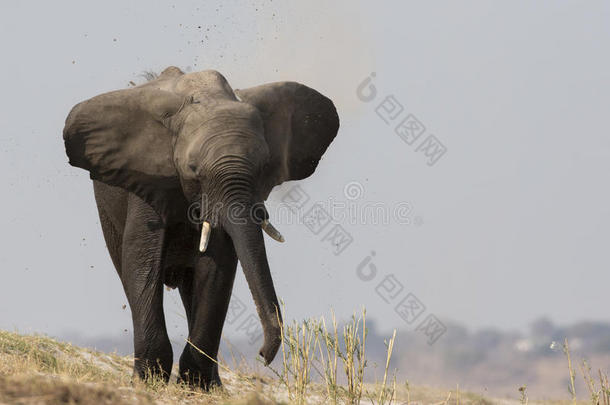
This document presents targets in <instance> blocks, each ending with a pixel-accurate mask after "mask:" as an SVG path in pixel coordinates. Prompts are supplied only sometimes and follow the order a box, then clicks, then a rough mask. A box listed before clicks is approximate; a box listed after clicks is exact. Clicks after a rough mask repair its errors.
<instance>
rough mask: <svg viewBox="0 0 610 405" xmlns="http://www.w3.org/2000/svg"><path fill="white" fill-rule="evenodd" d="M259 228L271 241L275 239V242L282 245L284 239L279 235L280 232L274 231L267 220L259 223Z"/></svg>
mask: <svg viewBox="0 0 610 405" xmlns="http://www.w3.org/2000/svg"><path fill="white" fill-rule="evenodd" d="M261 228H263V231H265V233H266V234H267V235H269V236H271V237H272V238H273V239H275V240H276V241H278V242H280V243H282V242H284V241H285V239H284V237H283V236H282V234H281V233H280V231H278V230H277V229H275V226H273V225H271V222H269V220H268V219H265V220H264V221H263V222H262V223H261Z"/></svg>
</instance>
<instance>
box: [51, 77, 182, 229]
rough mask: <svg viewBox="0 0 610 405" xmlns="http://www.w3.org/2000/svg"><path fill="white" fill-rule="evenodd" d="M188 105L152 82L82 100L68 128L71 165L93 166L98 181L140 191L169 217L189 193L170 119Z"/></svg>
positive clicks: (67, 123)
mask: <svg viewBox="0 0 610 405" xmlns="http://www.w3.org/2000/svg"><path fill="white" fill-rule="evenodd" d="M183 103H184V100H183V98H182V97H180V96H178V95H176V94H174V93H170V92H167V91H163V90H158V89H154V88H152V87H150V86H149V87H138V88H134V89H127V90H119V91H113V92H110V93H105V94H101V95H99V96H96V97H93V98H91V99H89V100H87V101H84V102H82V103H80V104H77V105H76V106H75V107H74V108H73V109H72V111H71V112H70V114H69V115H68V118H67V119H66V125H65V127H64V132H63V136H64V143H65V147H66V154H67V155H68V158H69V160H70V164H71V165H73V166H76V167H80V168H83V169H86V170H88V171H89V173H90V176H91V178H92V179H94V180H99V181H101V182H104V183H106V184H110V185H112V186H118V187H122V188H124V189H126V190H128V191H131V192H133V193H135V194H136V195H138V196H139V197H140V198H142V199H144V200H145V201H147V202H148V203H149V204H151V206H153V207H154V208H155V210H156V211H157V212H158V213H159V214H160V215H162V216H163V217H164V218H167V216H168V215H171V214H174V213H173V212H170V211H173V210H176V207H177V206H179V203H178V202H177V201H176V199H184V196H183V194H182V192H181V187H180V180H179V177H178V173H177V171H176V169H175V167H174V164H173V159H172V154H173V152H172V150H173V139H172V138H173V137H172V134H171V132H170V131H169V130H168V129H167V127H166V126H165V125H164V120H165V119H167V118H168V117H171V116H172V115H174V114H175V113H176V112H177V111H179V110H180V109H181V108H182V106H183ZM179 201H181V200H179Z"/></svg>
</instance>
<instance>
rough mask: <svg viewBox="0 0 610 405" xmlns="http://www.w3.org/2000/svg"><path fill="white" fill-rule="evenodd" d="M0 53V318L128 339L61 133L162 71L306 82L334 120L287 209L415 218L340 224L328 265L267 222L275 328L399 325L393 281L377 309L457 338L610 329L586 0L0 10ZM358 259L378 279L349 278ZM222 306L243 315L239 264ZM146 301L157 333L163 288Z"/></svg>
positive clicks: (604, 198) (236, 80)
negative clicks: (435, 143)
mask: <svg viewBox="0 0 610 405" xmlns="http://www.w3.org/2000/svg"><path fill="white" fill-rule="evenodd" d="M328 7H331V8H328ZM0 45H1V48H0V49H2V53H3V55H2V68H1V69H2V74H1V75H0V87H1V88H2V95H1V96H0V108H1V111H2V114H1V115H0V128H1V129H2V131H1V132H0V138H1V140H2V143H1V148H0V153H1V156H2V158H1V159H0V173H1V176H2V184H3V192H2V196H3V198H2V199H1V204H2V205H1V207H2V212H3V215H2V217H1V219H0V221H1V222H0V226H1V227H2V233H1V234H0V235H1V240H0V242H1V243H2V246H3V248H2V249H1V250H0V266H1V267H2V274H3V277H2V282H1V283H0V327H1V328H8V329H12V328H18V329H19V330H20V331H24V332H28V331H37V332H45V333H51V334H59V333H62V332H64V331H66V330H73V331H78V332H81V333H83V334H88V335H98V334H104V335H105V334H110V335H113V334H120V333H122V331H123V330H124V329H128V330H131V318H130V314H129V311H128V310H123V309H122V308H121V307H122V305H123V304H124V303H126V299H125V298H124V294H123V291H122V288H121V285H120V282H119V280H118V277H117V276H116V273H115V271H114V269H113V268H112V265H111V262H110V260H109V257H108V253H107V251H106V249H105V247H104V242H103V238H102V233H101V230H100V226H99V222H98V218H97V212H96V208H95V205H94V201H93V193H92V187H91V183H90V180H89V178H88V173H86V172H85V171H83V170H80V169H76V168H73V167H71V166H69V165H68V164H67V159H66V157H65V153H64V147H63V142H62V138H61V131H62V128H63V122H64V119H65V117H66V115H67V113H68V112H69V110H70V108H71V107H72V106H73V105H74V104H75V103H77V102H79V101H81V100H83V99H86V98H89V97H92V96H94V95H96V94H99V93H101V92H105V91H109V90H113V89H118V88H123V87H126V86H127V84H128V82H129V81H130V80H133V81H136V82H141V81H142V80H143V79H142V78H140V77H139V76H138V75H139V74H140V73H141V72H142V71H145V70H154V71H160V70H162V69H164V68H165V67H167V66H169V65H176V66H179V67H181V68H183V69H184V70H189V69H192V70H203V69H217V70H219V71H220V72H222V73H223V74H224V75H225V76H226V77H227V79H228V80H229V82H230V83H231V85H232V86H233V87H234V88H243V87H249V86H253V85H257V84H261V83H265V82H271V81H278V80H296V81H300V82H302V83H305V84H307V85H309V86H311V87H314V88H316V89H318V90H319V91H321V92H322V93H324V94H326V95H328V96H329V97H330V98H332V99H333V100H334V101H335V104H336V105H337V108H338V111H339V115H340V117H341V129H340V132H339V135H338V137H337V138H336V140H335V141H334V143H333V144H332V145H331V147H330V148H329V150H328V151H327V153H326V155H325V159H324V160H323V161H322V163H321V164H320V166H319V167H318V170H317V172H316V173H315V174H314V176H313V177H312V178H310V179H308V180H306V181H303V182H301V183H300V184H301V187H302V189H303V190H305V191H306V192H307V193H308V194H309V196H310V198H311V200H310V202H309V203H308V205H307V207H309V206H311V205H312V204H313V202H314V201H318V200H319V201H325V202H327V201H329V199H333V200H334V201H338V202H346V201H352V203H353V204H359V206H362V205H364V204H366V203H384V204H385V206H386V207H390V208H392V207H396V206H399V204H400V203H405V202H406V203H409V204H410V206H412V212H411V213H410V214H409V215H410V216H411V219H412V220H413V221H414V222H417V224H410V225H405V224H400V223H397V221H391V223H390V224H386V225H371V224H352V223H349V221H348V222H344V223H342V225H343V227H344V228H345V230H346V231H348V232H349V233H350V234H351V236H352V237H353V243H352V244H351V245H349V246H348V247H347V248H346V249H345V251H343V252H342V253H341V254H340V255H338V256H337V255H334V254H333V252H332V247H331V246H330V245H329V244H328V243H327V242H324V241H321V239H323V236H324V234H325V233H326V231H327V230H328V228H327V229H325V230H324V231H322V232H321V233H320V234H319V235H314V234H313V233H312V232H310V231H309V230H308V228H307V227H305V226H303V225H298V224H278V228H280V229H281V231H282V232H283V233H284V235H285V237H286V239H287V242H286V243H285V244H283V245H279V244H276V243H272V241H270V240H268V244H267V246H268V252H269V258H270V263H271V266H272V270H273V272H274V277H275V282H276V288H277V290H278V294H279V295H280V296H281V297H282V298H283V299H284V301H285V303H286V307H287V312H288V314H287V315H288V317H297V318H303V317H310V316H318V315H328V314H329V311H330V309H331V308H333V309H334V310H335V312H336V313H337V314H338V316H340V317H347V316H348V315H349V314H350V313H351V312H352V311H353V310H354V309H357V308H359V307H360V306H361V305H365V306H366V307H367V309H368V313H369V314H370V315H371V316H372V317H375V318H378V319H379V323H380V326H381V327H382V328H383V329H384V330H389V329H391V328H394V327H398V328H399V329H401V330H410V329H412V328H413V326H409V325H406V324H405V323H404V322H403V321H402V320H401V319H400V317H399V316H398V315H397V314H396V313H395V312H394V310H393V306H392V305H390V304H387V303H386V302H384V300H383V299H382V298H381V297H379V296H378V295H377V294H376V292H375V286H376V285H377V284H378V283H379V282H380V281H382V280H383V276H385V275H389V274H394V275H395V277H396V280H397V281H399V282H400V283H401V284H402V285H403V286H404V290H403V291H402V292H401V294H399V295H397V299H400V298H401V297H403V296H404V295H406V293H407V292H412V293H414V294H415V295H416V296H417V297H419V299H420V300H421V301H422V302H423V303H424V304H425V305H426V311H427V312H426V313H431V314H435V315H437V316H438V317H440V318H442V319H453V320H456V321H459V322H462V323H464V324H466V325H468V326H470V327H477V328H478V327H483V326H497V327H502V328H521V327H524V326H525V325H527V324H528V322H530V321H531V320H533V319H534V318H536V317H538V316H540V315H548V316H550V317H551V319H553V320H554V321H557V322H571V321H576V320H582V319H594V320H605V321H610V312H609V311H608V310H607V308H608V304H609V303H610V301H609V299H608V285H609V283H610V272H609V271H608V268H609V266H608V261H609V260H608V245H609V242H610V237H609V233H608V229H609V227H610V192H609V191H608V180H609V178H608V177H609V173H610V137H609V135H610V134H609V129H610V124H609V120H608V107H609V106H610V58H609V56H608V55H609V54H608V49H610V3H608V2H604V1H590V2H577V1H537V2H532V1H505V2H488V1H466V2H459V3H458V2H450V1H435V2H430V1H421V2H406V1H400V2H399V1H396V2H356V1H347V0H345V1H340V2H332V6H329V2H324V1H313V2H307V5H304V4H298V5H297V4H296V2H284V1H279V0H274V1H249V2H234V1H231V2H226V1H206V2H202V1H183V2H155V3H154V5H153V4H151V3H150V2H145V1H129V2H125V1H114V0H113V1H105V2H83V1H57V2H43V1H39V2H33V1H10V0H4V1H3V2H2V4H1V5H0ZM371 72H375V73H376V77H375V79H374V85H375V87H376V88H377V90H378V95H377V98H376V99H375V100H374V101H372V102H370V103H365V102H362V101H361V100H359V99H358V97H357V96H356V88H357V87H358V85H359V84H360V83H361V82H362V80H363V79H365V78H366V77H367V76H368V75H369V74H370V73H371ZM386 95H394V96H395V98H396V100H398V101H399V102H400V103H401V104H402V105H403V106H404V109H405V111H404V114H405V115H406V114H407V113H412V114H414V115H415V116H416V117H417V118H418V119H419V120H420V121H421V122H422V123H423V124H424V125H425V127H426V130H427V132H426V134H425V135H424V136H427V135H428V134H434V135H435V136H436V137H437V138H438V139H439V140H440V141H441V142H442V143H443V144H444V145H445V146H446V147H447V149H448V151H447V153H446V154H445V155H444V156H443V157H442V158H441V159H440V160H439V161H438V162H437V163H436V164H435V165H434V166H432V167H430V166H428V165H427V164H426V159H425V156H424V155H423V154H422V153H421V152H416V146H409V145H407V144H406V143H404V142H403V141H402V140H401V139H400V138H399V137H398V136H397V135H396V134H395V133H394V132H393V127H392V126H389V125H386V124H385V123H384V122H383V120H382V119H381V118H380V117H378V116H377V115H376V113H375V108H376V106H377V105H378V104H379V102H381V101H382V100H383V98H384V97H385V96H386ZM402 117H403V115H401V116H400V118H402ZM400 118H399V119H400ZM422 139H423V138H422ZM350 182H357V183H359V184H361V185H362V189H359V190H357V191H362V195H361V196H360V198H359V199H357V200H347V199H346V197H345V195H344V188H345V186H346V184H348V183H350ZM291 186H292V185H291V184H289V185H285V186H283V187H281V189H280V190H276V191H275V192H274V193H273V194H272V197H271V200H272V201H271V202H270V206H274V205H276V204H277V202H278V201H281V199H282V197H283V195H284V194H285V193H286V192H287V191H288V190H289V189H290V187H291ZM371 251H375V253H376V256H375V257H374V258H373V262H372V263H373V264H374V265H375V266H376V267H377V269H378V274H377V277H376V278H375V279H374V280H373V281H371V282H364V281H362V280H361V279H359V278H358V277H357V275H356V267H357V265H358V264H359V263H361V262H362V260H363V259H364V258H365V257H366V256H367V255H369V254H370V252H371ZM235 294H236V296H238V297H239V298H240V299H241V300H242V301H243V302H245V303H246V304H247V305H248V306H249V307H250V311H251V312H253V308H254V305H253V303H252V299H251V297H250V294H249V291H248V289H247V287H246V285H245V282H244V277H243V274H241V273H240V274H239V276H238V280H237V284H236V288H235ZM166 303H167V305H166V307H167V313H168V317H169V321H168V325H169V329H170V334H172V335H173V336H177V335H179V333H181V332H183V330H184V326H183V324H184V320H183V319H181V317H180V315H179V313H180V311H181V306H180V305H179V298H178V295H177V293H176V292H171V293H169V294H167V301H166ZM226 333H227V334H228V335H232V334H236V333H238V332H236V331H235V330H231V328H227V330H226Z"/></svg>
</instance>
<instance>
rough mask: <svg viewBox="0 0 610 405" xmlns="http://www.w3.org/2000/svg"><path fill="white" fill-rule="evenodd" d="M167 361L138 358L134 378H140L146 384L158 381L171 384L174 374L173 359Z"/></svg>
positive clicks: (135, 362)
mask: <svg viewBox="0 0 610 405" xmlns="http://www.w3.org/2000/svg"><path fill="white" fill-rule="evenodd" d="M165 357H166V358H165V359H161V358H157V359H155V360H154V361H153V360H147V359H139V358H136V359H135V361H134V370H133V374H134V377H136V376H137V377H138V378H139V379H140V380H142V381H145V382H150V383H154V382H156V381H163V382H165V383H167V382H169V377H170V374H171V372H172V360H171V357H169V358H167V356H165Z"/></svg>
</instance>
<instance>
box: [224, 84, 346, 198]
mask: <svg viewBox="0 0 610 405" xmlns="http://www.w3.org/2000/svg"><path fill="white" fill-rule="evenodd" d="M235 93H236V94H237V96H238V97H239V98H241V100H242V101H244V102H246V103H249V104H252V105H254V106H255V107H256V108H257V109H258V110H259V111H260V113H261V115H262V117H263V122H264V127H265V138H266V140H267V143H268V145H269V151H270V153H271V157H270V162H269V165H268V167H267V169H266V171H267V173H265V175H264V176H263V178H265V182H266V184H265V185H263V189H264V190H263V193H264V197H265V198H266V197H267V195H268V194H269V192H270V191H271V189H272V188H273V187H274V186H275V185H278V184H281V183H282V182H284V181H288V180H300V179H304V178H306V177H309V176H311V174H312V173H313V172H314V170H315V169H316V167H317V166H318V162H319V161H320V158H321V157H322V155H323V154H324V152H325V151H326V148H328V145H330V143H331V142H332V140H333V139H334V138H335V136H336V135H337V131H338V130H339V117H338V115H337V110H336V109H335V106H334V104H333V102H332V101H331V100H330V99H328V98H327V97H325V96H323V95H322V94H320V93H318V92H317V91H315V90H314V89H311V88H309V87H307V86H304V85H302V84H299V83H295V82H278V83H269V84H264V85H262V86H257V87H251V88H249V89H242V90H236V91H235Z"/></svg>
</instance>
